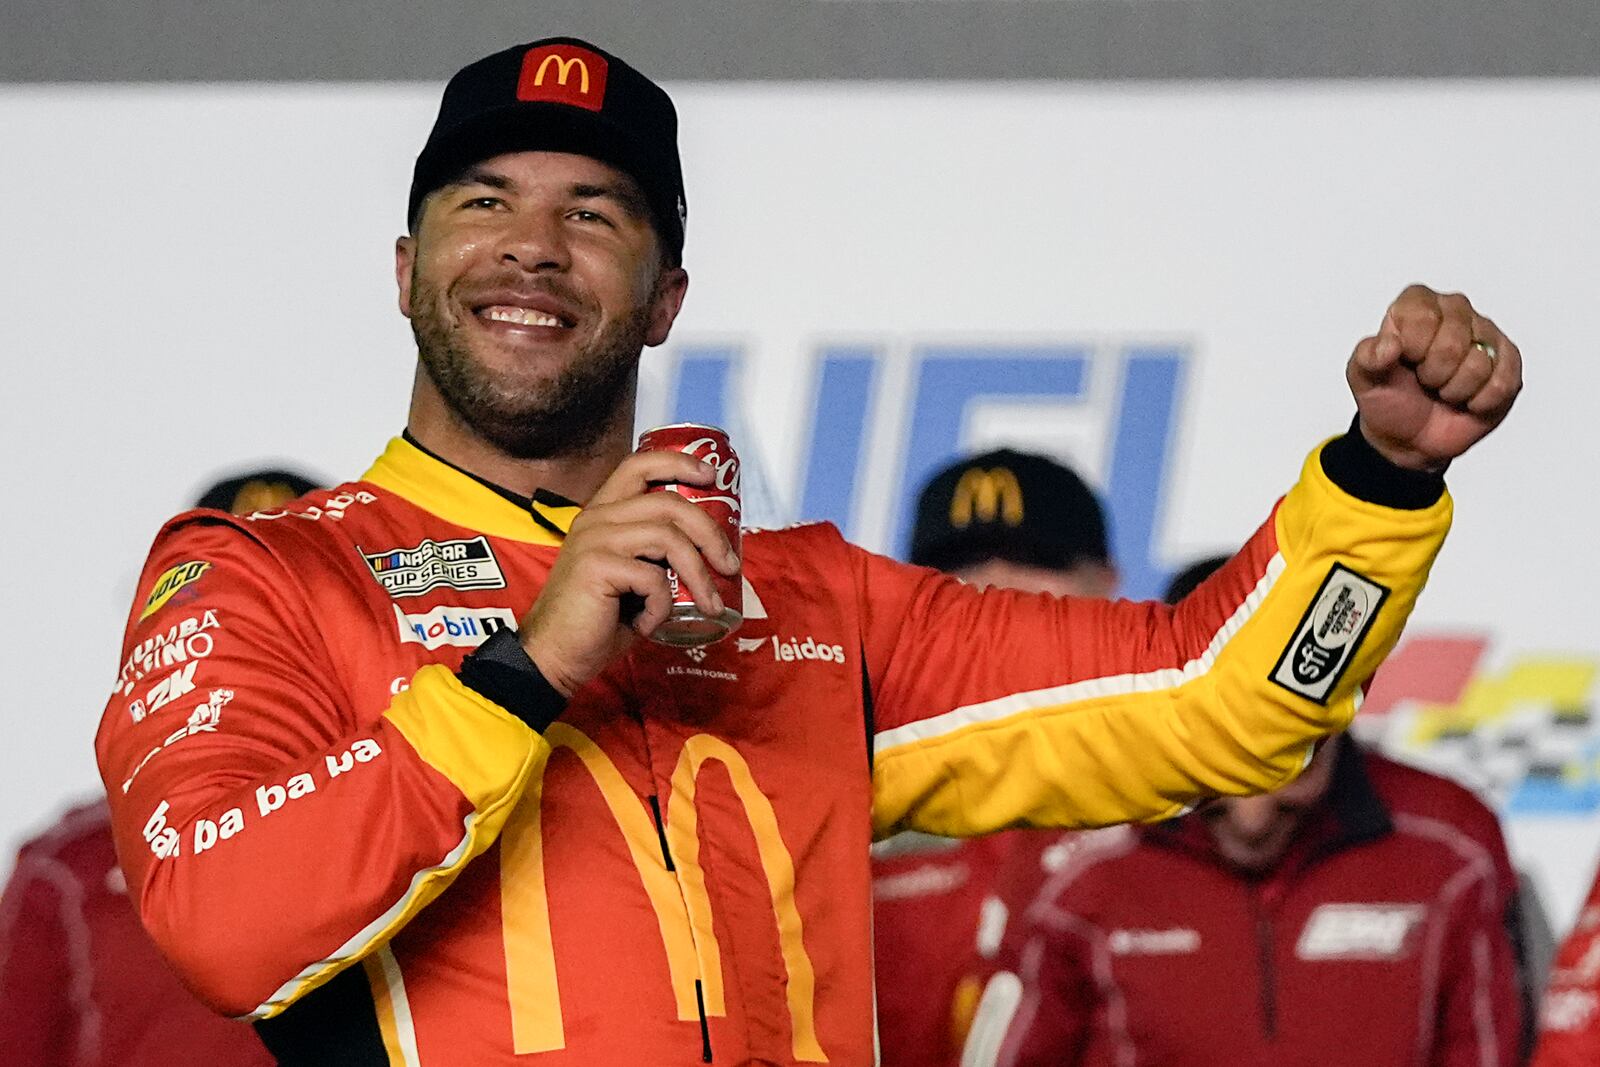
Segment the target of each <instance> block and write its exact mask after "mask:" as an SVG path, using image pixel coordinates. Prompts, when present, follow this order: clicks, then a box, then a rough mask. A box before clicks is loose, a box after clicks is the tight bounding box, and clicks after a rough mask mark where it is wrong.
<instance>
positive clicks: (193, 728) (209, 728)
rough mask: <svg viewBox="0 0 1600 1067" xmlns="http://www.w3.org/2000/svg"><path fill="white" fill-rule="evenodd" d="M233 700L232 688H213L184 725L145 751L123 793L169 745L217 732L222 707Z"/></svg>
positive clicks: (129, 776)
mask: <svg viewBox="0 0 1600 1067" xmlns="http://www.w3.org/2000/svg"><path fill="white" fill-rule="evenodd" d="M232 701H233V690H232V689H213V690H212V691H211V698H210V699H209V700H207V701H206V702H205V703H204V704H201V705H199V706H197V707H196V708H195V709H194V710H193V711H191V712H190V713H189V718H188V720H187V721H186V722H185V723H184V724H183V725H182V726H180V727H178V728H177V729H176V730H174V731H173V732H172V733H170V734H168V735H167V737H166V739H165V740H164V741H162V742H161V743H160V744H159V745H157V746H156V747H155V748H152V749H151V750H150V751H149V752H147V753H145V756H144V759H142V760H140V761H139V765H138V766H137V767H135V768H134V769H133V771H132V773H130V774H129V775H128V778H127V780H126V781H124V782H123V783H122V791H123V793H127V791H128V790H129V789H132V788H133V780H134V779H135V778H137V777H139V772H140V771H142V770H144V768H145V765H146V764H147V763H149V762H150V761H151V760H153V759H155V758H156V757H157V756H159V755H161V753H162V752H163V751H165V750H166V749H167V748H168V747H169V746H171V745H175V744H177V743H178V742H179V741H182V740H183V739H184V738H186V737H194V736H195V735H196V734H214V733H216V732H217V725H218V724H219V723H221V722H222V709H223V708H224V707H226V706H227V705H228V704H230V703H232Z"/></svg>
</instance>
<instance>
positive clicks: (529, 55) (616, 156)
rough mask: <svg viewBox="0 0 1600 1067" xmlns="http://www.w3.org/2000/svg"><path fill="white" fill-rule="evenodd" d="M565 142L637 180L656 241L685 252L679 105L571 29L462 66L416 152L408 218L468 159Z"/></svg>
mask: <svg viewBox="0 0 1600 1067" xmlns="http://www.w3.org/2000/svg"><path fill="white" fill-rule="evenodd" d="M533 151H546V152H572V153H575V154H577V155H583V156H588V157H590V158H591V159H598V160H600V161H601V162H602V163H608V164H610V165H611V166H613V167H616V168H617V169H618V170H621V171H623V172H624V173H626V174H627V175H629V176H630V177H632V178H633V180H634V181H636V182H638V183H639V188H640V189H642V190H643V191H644V195H645V200H646V201H647V202H648V203H649V205H650V212H651V214H652V216H654V220H655V223H656V230H657V233H658V234H659V235H660V237H661V243H662V247H663V248H664V250H665V251H666V253H667V255H668V257H669V258H670V259H671V261H672V262H673V263H677V262H679V261H681V260H682V258H683V231H684V225H685V223H686V222H687V220H688V211H689V208H688V202H687V200H686V199H685V197H684V192H683V167H682V165H681V164H680V163H679V160H678V112H677V110H676V109H675V108H674V107H673V106H672V98H671V97H669V96H667V94H666V91H665V90H664V89H662V88H661V87H660V86H659V85H657V84H656V83H655V82H653V81H651V80H650V79H649V78H647V77H645V76H644V75H643V74H640V73H639V72H638V71H636V70H634V69H633V68H632V67H630V66H628V64H626V63H624V62H623V61H622V60H620V59H618V58H617V57H616V56H614V55H612V54H611V53H609V52H606V51H604V50H602V49H600V48H597V47H595V46H594V45H592V44H590V43H589V42H587V41H583V40H579V39H578V38H576V37H546V38H545V39H543V40H540V41H531V42H529V43H528V44H519V45H517V46H516V47H514V48H507V49H506V50H504V51H502V52H496V53H495V54H494V55H492V56H485V57H484V58H483V59H480V60H478V61H477V62H475V63H471V64H469V65H467V66H465V67H462V68H461V69H460V70H459V71H457V72H456V74H455V76H454V77H452V78H451V79H450V82H449V84H447V85H446V86H445V87H444V99H443V100H442V101H440V103H439V117H438V118H437V119H436V120H435V121H434V124H433V132H432V133H430V134H428V143H427V144H425V145H423V147H422V154H421V155H419V156H418V157H417V166H416V169H415V170H414V171H413V173H412V178H411V200H410V203H409V205H408V206H407V209H406V224H407V225H408V226H410V227H412V228H415V225H416V222H417V218H418V214H419V212H420V211H421V208H422V201H423V200H424V199H425V198H426V197H427V195H428V194H429V193H431V192H433V191H434V190H435V189H438V188H440V187H442V186H444V185H446V184H448V183H449V182H451V181H453V180H454V179H455V178H456V177H457V176H458V175H460V174H461V173H462V172H463V171H464V170H466V169H467V168H468V167H470V166H472V165H473V164H474V163H481V162H482V161H483V160H485V159H489V158H491V157H493V156H498V155H503V154H504V153H507V152H533Z"/></svg>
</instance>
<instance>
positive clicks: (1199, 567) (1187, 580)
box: [1161, 556, 1233, 604]
mask: <svg viewBox="0 0 1600 1067" xmlns="http://www.w3.org/2000/svg"><path fill="white" fill-rule="evenodd" d="M1232 558H1233V557H1232V556H1207V557H1206V558H1205V559H1199V560H1195V561H1194V562H1193V563H1191V564H1189V565H1188V566H1187V567H1185V568H1183V570H1181V571H1179V572H1178V573H1177V574H1174V575H1173V576H1172V579H1171V580H1170V581H1168V582H1167V589H1166V592H1164V593H1162V594H1161V599H1162V600H1164V601H1166V602H1167V603H1168V604H1176V603H1177V602H1178V601H1180V600H1182V599H1183V598H1184V597H1186V596H1188V595H1189V594H1190V593H1192V592H1194V591H1195V590H1196V589H1198V588H1199V587H1200V583H1201V582H1203V581H1205V580H1206V579H1207V578H1209V577H1211V576H1212V575H1213V574H1215V573H1217V572H1218V571H1220V570H1221V569H1222V567H1223V564H1225V563H1227V562H1228V561H1229V560H1230V559H1232Z"/></svg>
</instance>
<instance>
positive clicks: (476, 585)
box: [361, 537, 506, 600]
mask: <svg viewBox="0 0 1600 1067" xmlns="http://www.w3.org/2000/svg"><path fill="white" fill-rule="evenodd" d="M361 558H362V559H364V560H365V561H366V564H367V569H368V570H370V571H371V572H372V576H373V577H374V578H376V579H377V580H378V583H379V584H380V585H382V586H383V587H384V589H386V590H387V591H388V593H389V595H390V596H391V597H394V598H395V599H397V600H398V599H401V598H403V597H413V596H421V595H422V594H424V593H427V592H431V591H432V590H434V589H441V588H442V589H504V588H505V587H506V577H505V574H504V573H503V572H502V571H501V570H500V563H499V561H498V560H496V559H495V558H494V549H492V548H490V547H489V539H488V538H486V537H473V538H470V539H468V540H461V541H435V540H432V539H431V538H429V539H425V540H423V541H422V542H421V543H419V544H417V545H415V546H413V547H411V548H391V549H386V550H384V551H382V552H374V553H370V554H368V553H362V557H361Z"/></svg>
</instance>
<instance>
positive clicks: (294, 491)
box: [194, 468, 322, 515]
mask: <svg viewBox="0 0 1600 1067" xmlns="http://www.w3.org/2000/svg"><path fill="white" fill-rule="evenodd" d="M320 488H322V484H321V483H320V482H315V481H313V480H311V479H310V478H307V477H306V476H305V475H303V474H299V473H297V472H295V471H290V470H279V469H277V468H270V469H267V470H258V471H247V472H245V473H244V474H237V475H234V476H233V477H231V478H224V479H222V480H221V481H219V482H216V483H215V484H213V485H211V486H209V487H207V488H206V490H205V492H203V493H201V494H200V497H199V499H198V500H196V501H195V503H194V506H195V507H197V508H215V509H216V510H217V511H230V512H232V513H233V514H235V515H249V514H250V513H252V512H256V511H270V510H271V509H273V508H276V507H279V506H281V505H283V504H287V503H288V502H289V501H291V500H294V499H295V498H296V497H302V496H305V495H306V494H307V493H309V492H311V491H312V490H314V489H320Z"/></svg>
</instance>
